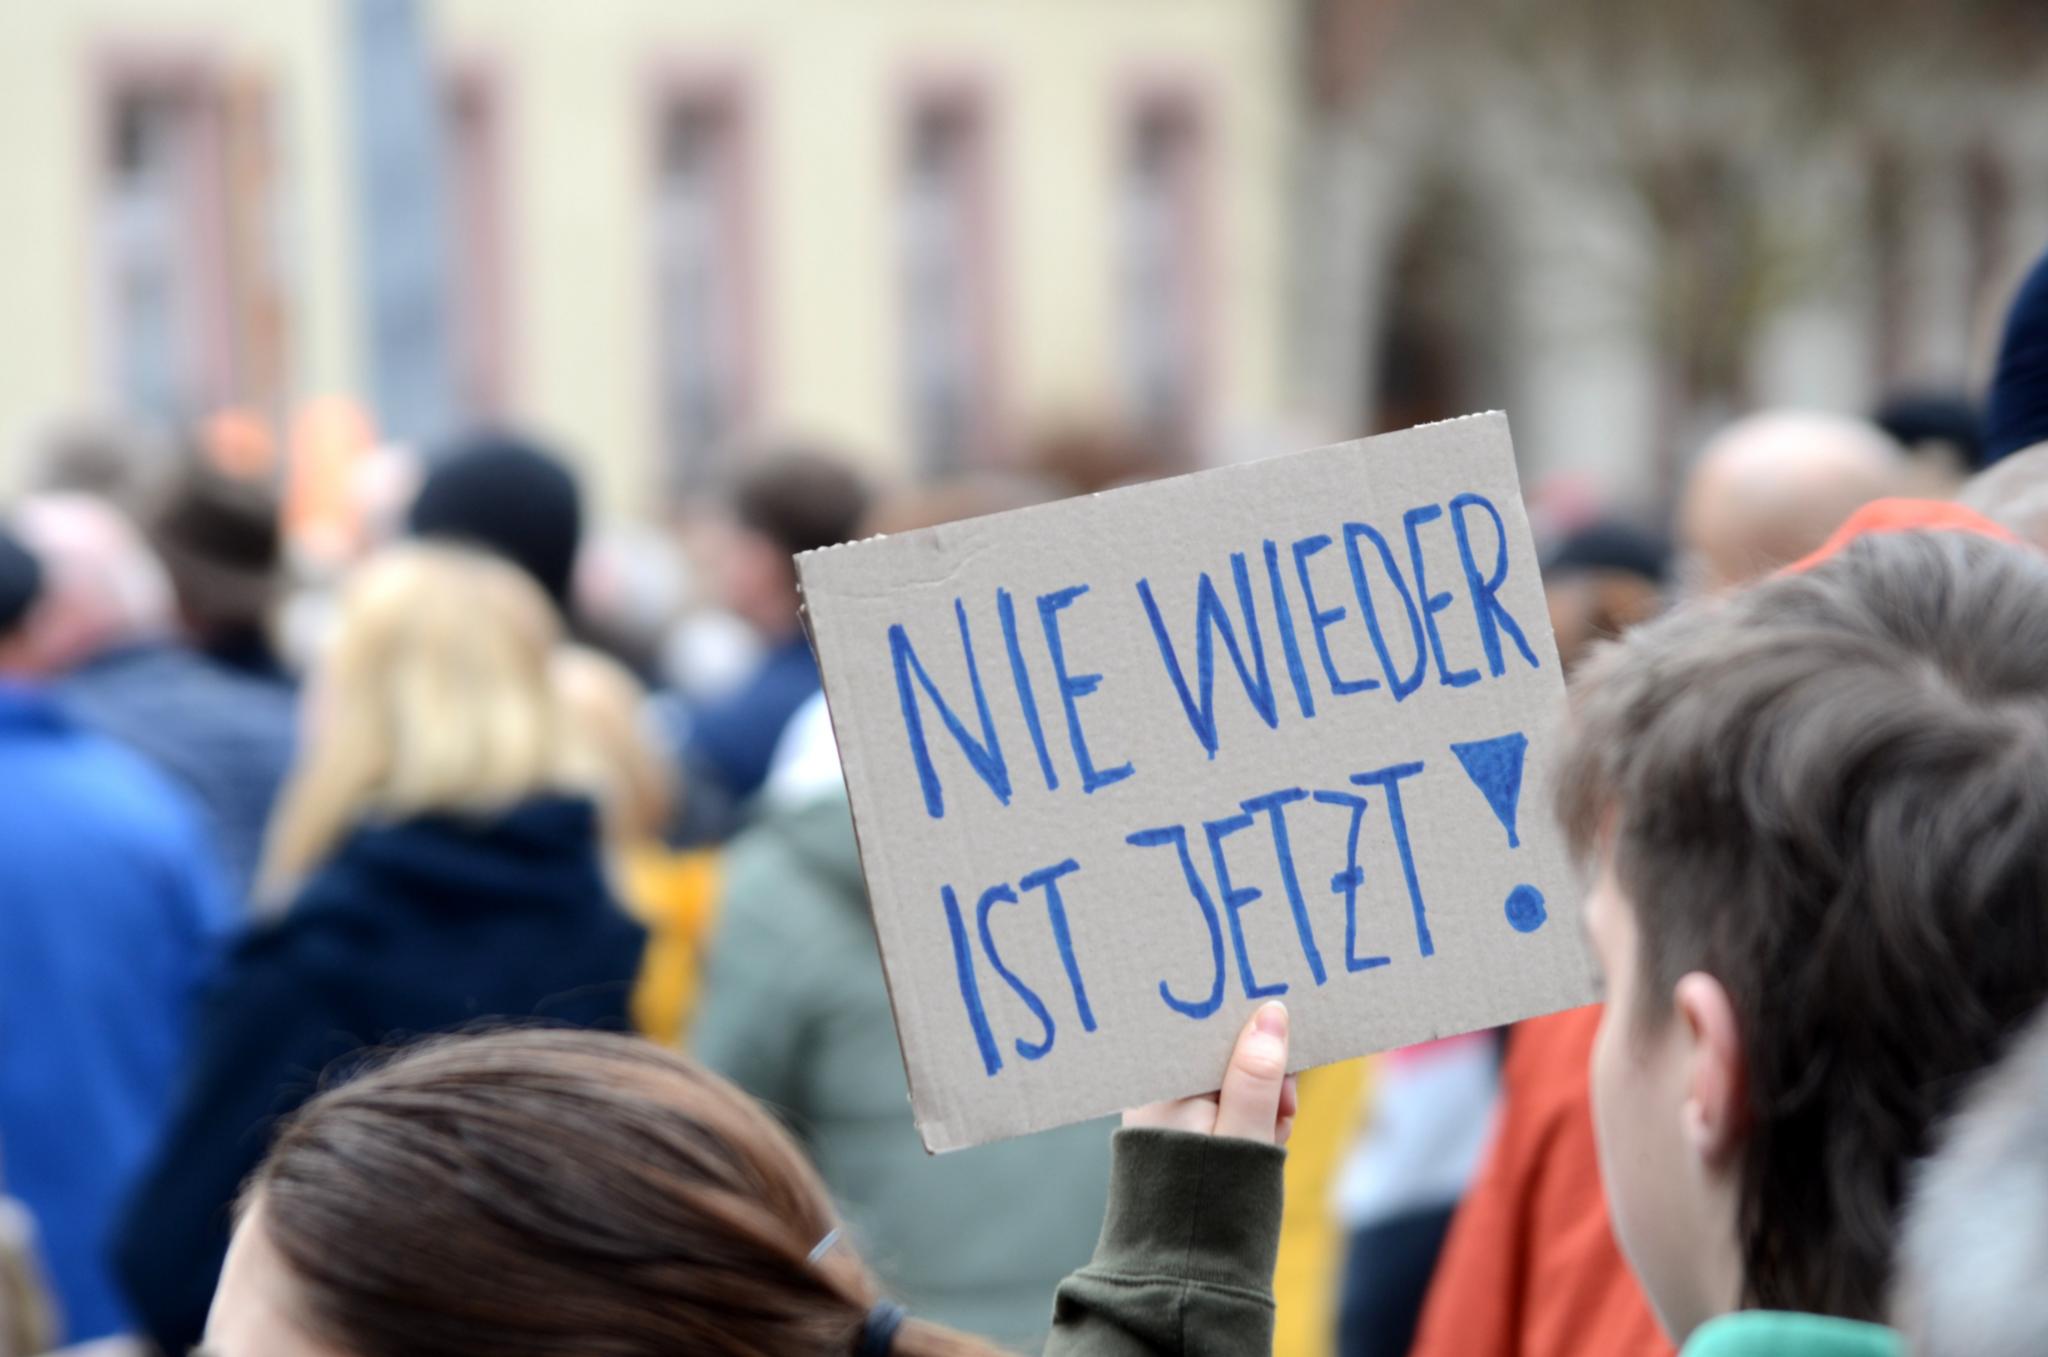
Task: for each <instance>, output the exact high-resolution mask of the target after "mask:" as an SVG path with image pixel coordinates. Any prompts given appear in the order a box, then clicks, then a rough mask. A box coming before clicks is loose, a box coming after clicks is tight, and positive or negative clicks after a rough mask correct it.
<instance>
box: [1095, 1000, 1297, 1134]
mask: <svg viewBox="0 0 2048 1357" xmlns="http://www.w3.org/2000/svg"><path fill="white" fill-rule="evenodd" d="M1295 1097H1296V1095H1295V1088H1294V1076H1293V1075H1291V1074H1289V1073H1288V1072H1287V1006H1286V1005H1285V1004H1282V1003H1280V1002H1279V1001H1277V1000H1275V1001H1272V1002H1269V1003H1265V1004H1262V1005H1260V1006H1259V1011H1258V1012H1256V1013H1254V1014H1252V1017H1251V1021H1250V1022H1248V1023H1246V1024H1245V1025H1244V1030H1243V1031H1241V1032H1239V1033H1238V1034H1237V1045H1235V1046H1233V1047H1231V1048H1230V1063H1229V1064H1228V1065H1226V1066H1224V1069H1223V1085H1222V1087H1221V1088H1219V1089H1217V1090H1216V1091H1215V1092H1214V1093H1198V1094H1196V1095H1195V1096H1194V1097H1192V1098H1173V1099H1169V1100H1168V1101H1166V1102H1162V1103H1147V1104H1146V1105H1145V1106H1143V1107H1134V1108H1132V1109H1131V1110H1130V1111H1128V1112H1126V1113H1124V1126H1125V1127H1126V1128H1140V1127H1143V1128H1150V1129H1153V1130H1160V1131H1187V1132H1190V1133H1192V1134H1195V1135H1202V1136H1227V1137H1231V1138H1234V1139H1237V1140H1256V1141H1259V1142H1261V1143H1262V1144H1267V1145H1278V1146H1281V1147H1282V1148H1285V1147H1286V1145H1287V1139H1288V1137H1289V1136H1290V1135H1292V1134H1293V1133H1294V1110H1295V1105H1296V1104H1295Z"/></svg>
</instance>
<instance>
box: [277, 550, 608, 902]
mask: <svg viewBox="0 0 2048 1357" xmlns="http://www.w3.org/2000/svg"><path fill="white" fill-rule="evenodd" d="M560 640H561V624H560V622H559V620H558V618H557V617H556V614H555V611H554V608H553V607H552V606H551V605H550V604H549V603H548V601H547V598H546V597H545V596H544V595H543V594H542V593H541V592H540V590H539V588H538V587H536V586H535V585H534V584H533V583H532V582H530V581H529V580H528V579H527V578H526V576H524V575H523V574H521V573H520V572H519V571H518V570H517V569H516V568H515V567H513V566H511V565H508V564H506V563H504V562H502V561H499V560H498V559H496V558H495V557H491V556H485V555H482V554H480V553H477V552H474V551H470V550H466V549H463V548H460V547H450V546H439V545H432V546H430V545H423V544H408V545H403V546H399V547H395V548H392V549H391V550H389V551H387V552H385V553H384V554H382V555H380V556H378V557H376V558H375V559H373V560H371V561H370V562H369V563H368V564H367V565H365V566H364V567H363V568H362V569H361V570H360V571H359V572H358V573H357V574H356V576H355V577H354V578H353V579H352V580H351V581H350V582H349V583H348V585H347V587H346V588H345V589H344V591H343V595H342V600H341V609H340V616H339V619H338V622H337V625H336V627H335V632H334V635H333V637H332V639H331V641H330V643H329V645H328V647H327V650H326V652H325V653H324V655H323V656H322V658H321V661H320V664H319V666H318V669H317V671H316V673H315V677H314V687H313V691H312V692H311V693H310V694H309V701H310V703H311V711H312V717H313V719H312V720H311V721H310V722H309V723H308V731H307V736H306V744H305V747H304V748H303V749H302V750H301V751H300V755H299V761H298V766H297V767H296V768H295V769H294V770H293V773H292V778H291V781H290V783H289V785H288V786H287V787H286V789H285V792H284V796H283V799H282V801H281V802H280V804H279V807H278V811H277V814H276V816H275V817H274V818H273V820H272V821H271V826H270V837H269V842H268V844H267V847H266V852H265V856H264V864H263V873H262V879H261V889H262V891H263V893H264V894H265V895H266V896H276V895H279V894H282V893H283V892H285V891H288V890H289V889H291V888H292V887H293V886H294V885H295V884H296V883H298V882H299V881H300V880H302V879H303V878H304V877H305V876H306V874H307V873H309V872H311V871H312V870H313V869H314V868H315V867H317V866H319V865H320V863H321V862H322V861H324V860H325V859H326V858H327V856H328V855H329V854H331V853H332V852H333V851H334V849H335V847H336V845H337V844H339V843H340V841H341V839H342V837H343V836H344V835H345V834H346V833H347V832H348V831H349V830H350V829H351V828H352V827H354V826H355V825H358V824H360V823H362V822H364V821H366V820H373V819H387V820H396V819H405V818H410V817H414V816H420V815H427V814H433V813H436V812H440V813H453V814H477V815H483V814H489V813H492V812H496V811H502V810H505V809H509V808H510V807H512V806H513V805H516V804H517V803H519V802H520V801H523V800H526V799H527V798H529V797H532V796H534V795H536V794H538V793H541V792H546V791H570V790H584V789H587V788H588V787H589V785H590V782H591V779H590V778H589V776H588V775H587V773H586V770H585V769H584V767H583V766H582V763H583V761H582V760H580V759H579V758H578V756H577V750H576V742H575V741H574V740H573V738H572V737H571V733H570V726H571V723H570V721H569V720H568V719H567V718H566V715H565V713H564V711H563V708H562V703H561V701H560V699H559V697H558V696H557V692H556V688H555V684H554V679H553V674H552V671H551V665H552V662H553V654H554V650H555V647H556V645H557V644H558V643H559V642H560Z"/></svg>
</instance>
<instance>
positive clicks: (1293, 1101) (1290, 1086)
mask: <svg viewBox="0 0 2048 1357" xmlns="http://www.w3.org/2000/svg"><path fill="white" fill-rule="evenodd" d="M1300 1108H1301V1096H1300V1094H1299V1093H1297V1092H1296V1090H1295V1084H1294V1076H1293V1075H1291V1074H1290V1075H1288V1076H1287V1082H1286V1083H1285V1084H1283V1085H1281V1087H1280V1122H1279V1124H1278V1125H1277V1126H1275V1127H1274V1128H1273V1143H1274V1144H1275V1145H1278V1146H1279V1147H1280V1148H1282V1149H1286V1148H1287V1142H1288V1141H1289V1140H1291V1139H1292V1138H1293V1137H1294V1116H1295V1113H1296V1112H1298V1111H1299V1110H1300Z"/></svg>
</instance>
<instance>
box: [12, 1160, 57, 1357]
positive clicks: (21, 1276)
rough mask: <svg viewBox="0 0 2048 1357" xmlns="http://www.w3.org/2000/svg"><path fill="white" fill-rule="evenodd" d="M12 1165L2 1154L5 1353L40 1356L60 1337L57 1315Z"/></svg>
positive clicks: (32, 1223)
mask: <svg viewBox="0 0 2048 1357" xmlns="http://www.w3.org/2000/svg"><path fill="white" fill-rule="evenodd" d="M5 1148H6V1147H5V1146H0V1151H4V1150H5ZM6 1167H7V1166H6V1163H5V1162H4V1160H0V1357H35V1355H36V1354H37V1353H40V1352H48V1351H49V1350H50V1348H51V1347H52V1346H54V1345H55V1343H56V1342H57V1317H56V1315H55V1313H54V1310H55V1305H54V1303H53V1302H52V1301H51V1299H50V1288H49V1283H48V1281H47V1280H46V1279H45V1278H44V1276H43V1266H42V1262H41V1258H40V1256H39V1254H38V1253H37V1245H36V1223H35V1221H34V1219H33V1218H31V1217H30V1216H29V1213H28V1208H27V1207H25V1206H23V1205H22V1204H21V1203H20V1202H19V1201H17V1200H15V1199H14V1198H13V1197H10V1196H8V1195H7V1174H6Z"/></svg>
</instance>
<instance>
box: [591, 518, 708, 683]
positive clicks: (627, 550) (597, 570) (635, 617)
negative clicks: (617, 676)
mask: <svg viewBox="0 0 2048 1357" xmlns="http://www.w3.org/2000/svg"><path fill="white" fill-rule="evenodd" d="M691 584H692V579H691V574H690V570H689V566H688V564H687V563H686V562H685V560H684V559H683V553H682V550H681V548H680V547H679V546H678V545H677V543H676V541H675V538H674V537H673V535H672V534H671V533H670V532H669V531H668V530H667V529H665V528H662V527H649V526H629V525H614V526H611V527H607V528H604V529H601V530H600V531H598V532H597V533H596V534H594V535H592V536H591V537H590V538H589V539H588V540H586V541H585V542H584V543H583V547H582V549H581V551H579V552H578V554H577V557H576V575H575V581H574V585H573V588H572V594H571V597H572V598H573V600H574V605H575V606H574V610H573V611H574V613H575V618H576V634H577V639H579V640H580V641H582V642H583V643H584V644H585V645H588V646H591V647H594V648H595V649H598V650H601V651H603V652H604V653H605V654H607V655H609V656H611V657H612V658H613V659H615V660H617V661H618V662H619V663H620V664H623V665H624V666H625V667H626V668H627V669H628V670H630V671H632V674H633V677H634V678H636V679H638V680H639V681H640V682H641V683H644V684H650V685H652V684H658V683H661V682H663V681H664V679H665V678H666V677H667V674H666V670H667V664H668V646H669V641H670V638H671V636H672V634H673V630H674V627H675V625H676V623H677V621H678V619H679V618H680V617H681V616H682V613H683V605H684V602H685V600H686V598H687V597H688V595H689V593H690V586H691Z"/></svg>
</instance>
